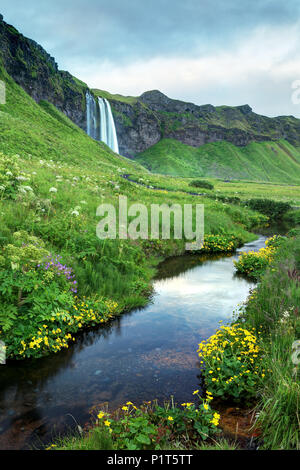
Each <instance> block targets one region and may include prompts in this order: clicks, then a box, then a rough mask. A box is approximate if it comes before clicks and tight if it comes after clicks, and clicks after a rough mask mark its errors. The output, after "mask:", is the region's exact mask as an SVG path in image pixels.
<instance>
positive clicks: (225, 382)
mask: <svg viewBox="0 0 300 470" xmlns="http://www.w3.org/2000/svg"><path fill="white" fill-rule="evenodd" d="M198 354H199V356H200V358H201V359H202V361H201V363H202V364H204V363H205V368H204V371H203V375H204V380H205V386H206V388H207V390H208V391H209V392H210V393H211V394H212V395H213V396H216V397H222V398H225V399H226V398H231V399H233V400H235V401H237V402H245V401H246V402H247V401H249V400H250V401H251V400H253V399H254V398H256V397H257V388H258V385H260V384H261V379H262V378H263V377H264V376H265V370H264V369H263V368H262V350H261V348H260V346H259V341H258V339H257V337H256V335H255V334H254V329H252V330H251V331H250V330H248V329H247V328H245V327H244V326H243V325H241V324H238V323H236V324H234V325H232V326H226V327H225V326H222V327H221V329H219V330H218V331H217V333H216V334H215V335H213V336H211V337H210V338H209V339H208V340H207V341H202V343H200V344H199V349H198Z"/></svg>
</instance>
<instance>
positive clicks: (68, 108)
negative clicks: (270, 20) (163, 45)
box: [0, 15, 300, 158]
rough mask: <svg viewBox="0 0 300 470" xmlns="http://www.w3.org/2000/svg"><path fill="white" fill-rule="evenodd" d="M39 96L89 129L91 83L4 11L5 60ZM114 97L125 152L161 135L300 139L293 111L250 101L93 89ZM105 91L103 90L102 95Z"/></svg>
mask: <svg viewBox="0 0 300 470" xmlns="http://www.w3.org/2000/svg"><path fill="white" fill-rule="evenodd" d="M1 62H2V64H3V65H4V67H5V68H6V70H7V72H8V73H9V74H10V75H11V77H12V78H13V79H14V80H15V81H16V82H17V83H18V84H19V85H21V86H22V87H23V89H24V90H25V91H26V92H27V93H28V94H29V95H30V96H31V97H32V98H33V99H35V100H36V101H37V102H39V101H40V100H46V101H49V102H50V103H52V104H54V105H55V106H56V107H57V108H58V109H59V110H60V111H62V112H64V113H65V114H66V115H67V116H68V117H69V118H70V119H71V120H72V121H73V122H74V123H75V124H77V125H78V126H79V127H81V128H82V129H84V130H86V91H87V90H88V87H87V85H86V84H85V83H83V82H80V81H79V80H77V79H76V78H75V77H73V76H72V75H71V74H69V73H68V72H63V71H60V70H58V66H57V64H56V62H55V59H54V58H53V57H51V56H50V55H49V54H48V53H47V52H46V51H45V50H44V49H43V48H42V47H41V46H40V45H38V44H37V43H36V42H34V41H32V40H31V39H28V38H25V37H24V36H23V35H22V34H20V33H19V32H18V31H17V30H16V29H15V28H14V27H13V26H11V25H8V24H7V23H5V22H4V21H3V17H2V15H0V65H1ZM93 93H94V95H95V96H97V95H98V96H104V97H105V98H107V99H108V100H109V101H110V104H111V107H112V112H113V115H114V119H115V124H116V130H117V135H118V141H119V148H120V153H121V154H122V155H124V156H127V157H129V158H134V157H135V155H137V154H139V153H140V152H143V151H144V150H146V149H148V148H149V147H151V146H152V145H154V144H156V143H157V142H158V141H159V140H160V139H162V138H173V139H177V140H179V141H180V142H182V143H184V144H188V145H191V146H193V147H199V146H201V145H203V144H206V143H209V142H216V141H219V140H226V141H228V142H232V143H233V144H235V145H237V146H244V145H247V144H248V143H249V142H252V141H258V142H259V141H267V140H276V139H280V138H284V139H286V140H288V141H289V142H291V143H292V144H294V145H300V120H299V119H296V118H294V117H292V116H282V117H277V118H268V117H265V116H260V115H258V114H255V113H254V112H253V111H252V109H251V108H250V106H248V105H244V106H237V107H230V106H219V107H214V106H212V105H203V106H197V105H195V104H193V103H185V102H183V101H179V100H173V99H170V98H168V97H167V96H166V95H164V94H163V93H161V92H159V91H157V90H154V91H148V92H145V93H143V94H142V95H141V96H140V97H138V98H132V97H122V96H120V95H110V94H109V93H108V92H101V91H100V90H93ZM103 93H104V95H103Z"/></svg>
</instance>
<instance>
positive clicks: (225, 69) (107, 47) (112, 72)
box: [0, 0, 300, 117]
mask: <svg viewBox="0 0 300 470" xmlns="http://www.w3.org/2000/svg"><path fill="white" fill-rule="evenodd" d="M0 13H2V14H3V16H4V20H5V21H6V22H8V23H10V24H13V25H14V26H15V27H16V28H17V29H19V30H20V31H21V32H22V33H23V34H24V35H25V36H27V37H30V38H32V39H34V40H35V41H37V42H38V43H40V44H41V45H42V46H43V47H44V48H45V49H46V50H47V51H48V52H49V53H50V54H51V55H52V56H54V57H55V58H56V61H57V63H58V65H59V68H60V69H62V70H68V71H69V72H71V73H72V74H73V75H75V76H77V77H78V78H80V79H81V80H83V81H85V82H86V83H87V84H88V85H89V86H90V87H91V88H100V89H104V90H108V91H110V92H112V93H121V94H124V95H133V96H138V95H140V94H141V93H143V92H144V91H146V90H152V89H159V90H160V91H162V92H163V93H165V94H167V95H168V96H170V97H172V98H177V99H182V100H185V101H192V102H194V103H196V104H206V103H211V104H213V105H222V104H227V105H233V106H235V105H241V104H246V103H247V104H249V105H250V106H251V107H252V108H253V110H254V111H255V112H257V113H260V114H265V115H268V116H275V115H282V114H292V115H294V116H297V117H300V2H299V0H51V1H50V0H26V1H24V0H1V5H0ZM297 80H299V81H298V82H297ZM293 86H294V87H296V88H292V87H293ZM298 89H299V93H298V91H297V90H298ZM298 101H299V104H298Z"/></svg>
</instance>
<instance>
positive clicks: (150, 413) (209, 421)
mask: <svg viewBox="0 0 300 470" xmlns="http://www.w3.org/2000/svg"><path fill="white" fill-rule="evenodd" d="M198 392H199V391H198V390H196V391H195V392H194V395H198ZM198 397H199V395H198ZM199 398H200V400H201V404H200V405H199V406H196V405H195V404H194V403H182V405H181V407H176V406H175V405H174V403H173V401H172V403H171V404H169V403H168V404H165V406H164V407H161V406H159V405H158V404H157V403H153V404H151V402H144V404H143V405H142V406H141V407H140V408H137V407H136V406H135V405H134V404H133V403H132V402H130V401H129V402H127V403H126V405H124V406H123V407H122V408H121V409H120V410H118V411H117V412H115V413H114V414H109V413H107V412H105V411H100V412H99V414H98V415H97V421H96V423H97V426H98V427H100V429H102V430H105V429H106V430H107V431H108V432H109V433H110V434H111V437H112V439H113V441H114V442H115V447H116V448H118V449H127V450H151V449H162V448H163V447H164V446H166V444H167V442H168V441H172V440H176V441H178V440H180V439H184V440H185V441H186V440H187V439H189V440H190V441H191V442H192V441H193V440H199V438H200V439H201V440H205V439H207V438H208V437H210V436H212V435H214V434H215V433H216V432H218V431H219V429H218V425H219V420H220V415H219V413H217V412H215V411H214V410H213V409H212V408H211V406H210V400H212V396H211V394H210V393H208V394H207V397H206V399H203V398H201V397H199Z"/></svg>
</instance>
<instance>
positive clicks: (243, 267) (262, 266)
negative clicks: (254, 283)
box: [234, 235, 285, 280]
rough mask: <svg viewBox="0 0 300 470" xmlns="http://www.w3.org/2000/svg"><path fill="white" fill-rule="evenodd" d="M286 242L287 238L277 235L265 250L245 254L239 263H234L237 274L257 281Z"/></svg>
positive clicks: (268, 241) (267, 243)
mask: <svg viewBox="0 0 300 470" xmlns="http://www.w3.org/2000/svg"><path fill="white" fill-rule="evenodd" d="M284 240H285V237H281V236H278V235H275V236H274V237H271V238H269V239H268V240H266V242H265V245H266V247H265V248H261V249H260V250H259V251H248V252H243V253H242V254H241V256H240V257H239V259H238V261H234V264H235V267H236V269H237V272H239V273H241V274H246V275H247V276H249V277H251V278H253V279H255V280H257V279H259V278H260V277H261V276H262V274H264V272H265V271H266V269H267V267H268V266H269V264H270V263H271V262H272V260H273V259H274V255H275V253H276V250H277V248H278V247H279V246H280V245H281V244H282V242H283V241H284Z"/></svg>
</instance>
